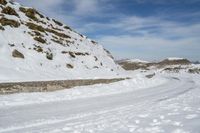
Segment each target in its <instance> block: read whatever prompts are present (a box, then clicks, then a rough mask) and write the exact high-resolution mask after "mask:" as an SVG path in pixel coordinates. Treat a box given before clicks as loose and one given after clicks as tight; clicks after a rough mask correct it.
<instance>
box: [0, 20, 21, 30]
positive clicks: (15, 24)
mask: <svg viewBox="0 0 200 133" xmlns="http://www.w3.org/2000/svg"><path fill="white" fill-rule="evenodd" d="M0 24H1V25H2V26H7V25H9V26H10V27H15V28H17V27H19V26H20V23H19V22H18V21H16V20H12V19H7V18H4V17H2V18H0Z"/></svg>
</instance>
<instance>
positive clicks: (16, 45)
mask: <svg viewBox="0 0 200 133" xmlns="http://www.w3.org/2000/svg"><path fill="white" fill-rule="evenodd" d="M118 70H121V69H120V67H119V66H118V65H116V64H115V62H114V61H113V57H112V55H111V54H110V52H109V51H107V50H105V49H104V48H103V47H102V46H101V45H99V44H98V43H97V42H96V41H93V40H91V39H89V38H87V37H86V36H84V35H81V34H80V33H78V32H76V31H74V30H73V29H72V28H71V27H69V26H67V25H65V24H63V23H61V22H59V21H57V20H55V19H51V18H49V17H47V16H45V15H43V14H41V13H40V12H38V11H37V10H35V9H33V8H29V7H24V6H22V5H20V4H18V3H16V2H12V1H8V0H0V81H8V80H9V81H18V80H20V81H21V80H48V79H77V78H91V77H93V78H95V77H96V78H98V77H99V78H100V77H109V76H116V75H117V73H118Z"/></svg>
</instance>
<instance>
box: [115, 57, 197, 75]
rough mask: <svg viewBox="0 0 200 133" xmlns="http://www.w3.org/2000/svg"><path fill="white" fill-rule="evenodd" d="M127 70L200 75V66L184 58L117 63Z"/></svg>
mask: <svg viewBox="0 0 200 133" xmlns="http://www.w3.org/2000/svg"><path fill="white" fill-rule="evenodd" d="M117 63H118V64H119V65H121V66H122V67H123V68H124V69H125V70H142V72H144V71H152V70H153V71H159V72H167V73H179V72H187V73H191V74H200V65H198V64H194V63H192V62H190V61H189V60H188V59H184V58H167V59H164V60H162V61H160V62H147V61H141V60H139V59H131V60H130V59H126V60H120V61H117Z"/></svg>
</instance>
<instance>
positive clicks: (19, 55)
mask: <svg viewBox="0 0 200 133" xmlns="http://www.w3.org/2000/svg"><path fill="white" fill-rule="evenodd" d="M12 56H13V57H14V58H21V59H24V55H23V54H22V53H21V52H19V51H18V50H16V49H15V50H13V52H12Z"/></svg>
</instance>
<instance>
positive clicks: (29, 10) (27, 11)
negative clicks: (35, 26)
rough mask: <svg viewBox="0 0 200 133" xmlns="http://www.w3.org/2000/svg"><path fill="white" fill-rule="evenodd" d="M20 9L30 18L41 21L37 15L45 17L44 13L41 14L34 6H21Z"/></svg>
mask: <svg viewBox="0 0 200 133" xmlns="http://www.w3.org/2000/svg"><path fill="white" fill-rule="evenodd" d="M19 10H20V11H21V12H23V13H24V14H25V15H26V16H27V17H28V18H30V19H32V20H34V21H37V22H38V21H39V20H38V18H37V17H36V15H38V16H40V18H44V16H43V15H41V14H40V13H39V12H38V11H37V10H35V9H33V8H24V7H20V8H19Z"/></svg>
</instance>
